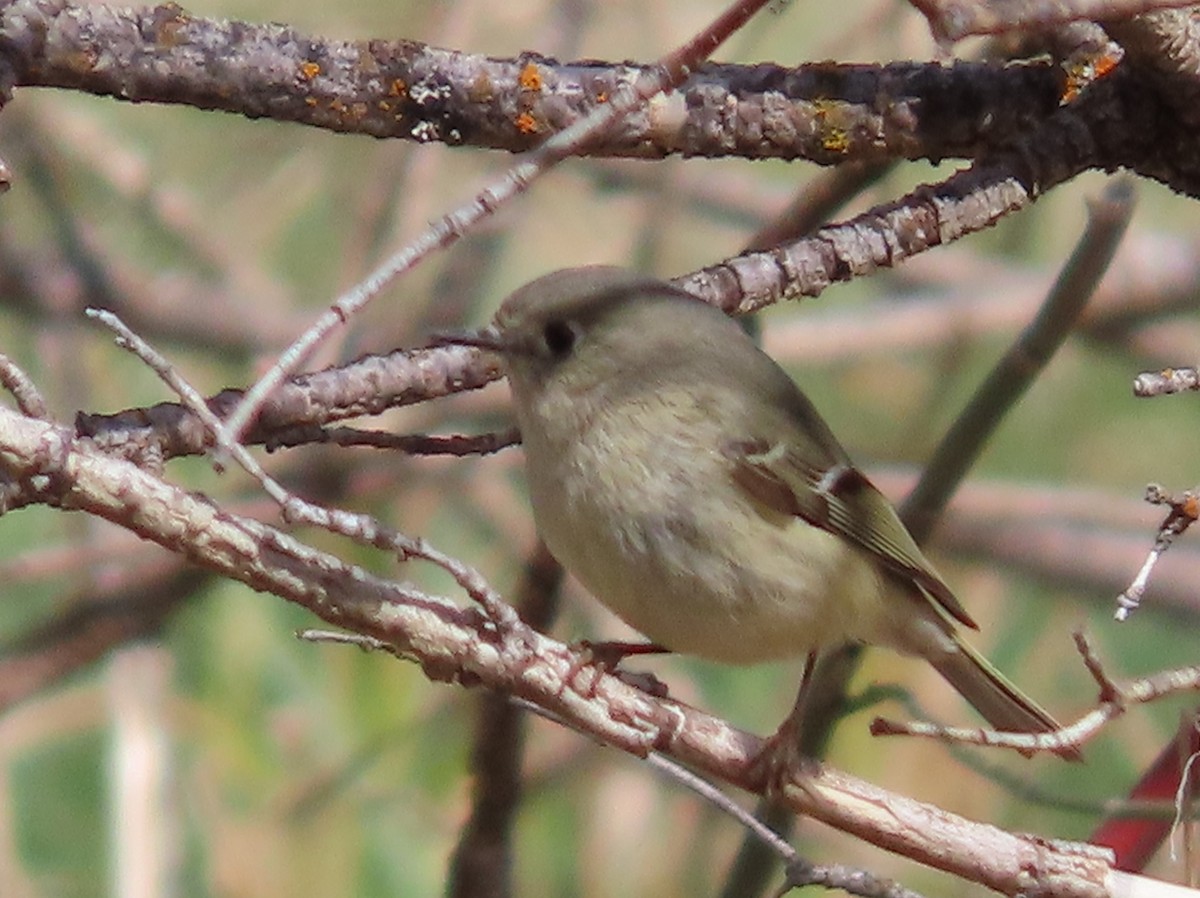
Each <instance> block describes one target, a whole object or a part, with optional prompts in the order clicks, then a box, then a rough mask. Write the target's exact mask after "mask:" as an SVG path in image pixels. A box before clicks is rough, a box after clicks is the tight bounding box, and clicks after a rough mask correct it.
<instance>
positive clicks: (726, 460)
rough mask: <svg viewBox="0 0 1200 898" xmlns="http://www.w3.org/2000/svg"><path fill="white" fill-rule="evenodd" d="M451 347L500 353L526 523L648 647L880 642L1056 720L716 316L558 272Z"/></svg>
mask: <svg viewBox="0 0 1200 898" xmlns="http://www.w3.org/2000/svg"><path fill="white" fill-rule="evenodd" d="M447 342H459V343H469V344H472V345H476V346H480V347H483V348H487V349H492V350H495V351H496V352H498V353H499V354H500V355H501V357H502V360H503V365H504V369H505V373H506V375H507V377H508V380H509V383H510V385H511V388H512V395H513V401H514V404H515V407H516V416H517V420H518V424H519V426H520V431H521V437H522V442H523V444H524V450H525V460H526V468H527V472H528V480H529V491H530V499H531V503H532V505H533V513H534V518H535V520H536V523H537V528H538V531H539V532H540V533H541V535H542V537H543V539H544V540H545V541H546V544H547V546H549V548H550V551H551V552H552V553H553V554H554V556H555V557H556V558H557V559H558V560H559V561H560V562H561V563H562V564H563V566H564V567H566V569H567V570H569V571H570V572H571V573H573V574H574V575H575V576H576V577H577V578H578V579H579V581H580V582H581V583H582V584H583V585H584V586H585V587H586V588H587V589H588V591H589V592H591V593H592V594H593V595H594V596H595V597H596V598H597V599H599V600H600V601H601V602H603V603H604V604H605V605H606V606H608V607H609V608H610V609H611V610H612V611H614V612H615V613H616V614H617V615H618V616H619V617H621V618H622V619H623V620H624V621H625V622H626V623H628V624H629V625H630V626H632V627H633V628H634V629H636V630H638V631H640V632H641V633H642V634H644V635H645V636H647V637H649V638H650V639H651V640H652V641H653V642H654V643H656V644H658V645H659V646H662V647H664V648H666V649H668V650H670V651H675V652H683V653H687V654H692V655H697V656H699V657H702V658H708V659H711V660H714V661H720V662H727V663H731V664H751V663H756V662H760V661H767V660H771V659H776V658H785V657H799V656H803V655H808V656H809V657H810V662H811V658H812V657H815V653H817V652H820V651H822V650H828V649H833V648H836V647H838V646H841V645H843V644H844V643H846V642H861V643H869V644H873V645H884V646H888V647H890V648H892V649H895V650H897V651H900V652H903V653H905V654H908V655H917V656H920V657H922V658H924V659H925V660H927V661H928V662H929V663H930V664H932V665H933V666H934V668H935V669H936V670H937V671H938V673H940V674H941V675H942V676H943V677H944V678H945V679H946V680H947V681H949V683H950V685H951V686H953V687H954V688H955V689H956V690H958V692H960V693H961V694H962V695H963V697H964V698H966V700H967V701H968V702H970V703H971V704H972V705H973V706H974V707H975V709H976V710H977V711H979V713H980V714H982V715H983V717H984V718H985V719H986V720H987V721H988V722H989V723H990V724H991V725H992V726H993V727H995V728H997V729H1000V730H1005V731H1017V732H1028V733H1042V732H1048V731H1053V730H1057V729H1058V728H1059V726H1058V724H1057V723H1056V722H1055V721H1054V719H1053V718H1051V717H1050V715H1049V714H1047V713H1046V712H1045V711H1043V710H1042V709H1041V708H1039V707H1038V706H1037V704H1035V703H1034V702H1033V701H1032V700H1031V699H1029V698H1028V697H1026V696H1025V695H1023V694H1022V693H1021V692H1020V691H1019V690H1018V689H1017V688H1016V687H1015V686H1014V685H1012V684H1011V683H1010V682H1009V681H1008V680H1007V679H1005V678H1004V677H1003V676H1002V675H1001V674H1000V673H999V672H998V671H997V670H996V669H995V668H993V667H992V666H991V665H990V664H989V663H988V662H987V661H986V660H985V659H984V658H983V657H982V656H980V655H979V654H978V653H977V652H976V651H975V650H974V649H973V648H971V647H970V646H969V645H967V644H966V643H965V642H963V641H962V639H961V638H960V637H959V635H958V633H957V632H956V623H958V624H963V625H966V626H968V627H971V628H975V627H976V625H975V623H974V622H973V621H972V620H971V618H970V616H969V615H968V614H967V612H966V610H965V609H964V608H963V607H962V605H961V604H960V603H959V601H958V599H957V598H955V596H954V593H953V592H951V590H950V588H949V587H948V586H947V585H946V584H945V582H943V580H942V578H941V577H940V576H939V575H938V574H937V573H936V572H935V571H934V569H933V567H932V566H931V565H930V563H929V561H928V560H926V558H925V556H924V555H923V554H922V553H921V550H920V549H919V548H917V545H916V543H915V541H914V540H913V538H912V537H911V536H910V535H909V533H908V531H907V530H906V529H905V527H904V525H903V524H902V523H901V521H900V519H899V517H898V516H897V515H896V512H895V511H894V510H893V508H892V506H891V505H890V504H889V503H888V501H887V500H886V499H885V498H884V496H883V494H882V493H880V492H879V490H878V489H876V488H875V487H874V486H873V485H872V484H871V482H870V481H869V480H867V478H866V477H865V476H863V474H862V473H860V472H859V471H858V470H857V469H856V468H855V467H854V466H853V464H852V463H851V461H850V459H849V456H847V454H846V452H845V450H843V449H842V447H841V445H839V443H838V442H837V440H836V439H835V438H834V436H833V434H832V433H831V432H830V431H829V428H828V427H827V426H826V424H825V422H824V421H823V420H822V419H821V417H820V416H819V415H818V413H817V411H816V409H815V408H814V407H813V405H812V403H810V402H809V401H808V399H807V398H806V397H805V396H804V394H803V393H801V392H800V390H799V389H798V388H797V387H796V385H795V384H794V383H793V382H792V380H791V378H789V377H788V376H787V374H786V373H785V372H784V371H783V369H782V368H780V367H779V365H777V364H776V363H775V362H774V361H773V360H772V359H771V358H770V357H769V356H767V355H766V354H765V353H764V352H762V351H761V350H760V349H759V348H758V347H757V346H756V345H755V344H754V343H753V342H752V341H751V340H750V338H749V337H748V336H747V335H746V334H745V333H744V332H743V331H742V329H741V328H740V327H739V326H738V325H737V324H736V323H735V322H734V321H732V320H731V319H730V318H728V317H727V316H726V315H724V314H723V313H722V312H720V311H719V310H717V309H715V308H713V307H711V306H709V305H707V304H705V303H703V302H700V301H698V300H697V299H696V298H694V297H692V296H689V295H688V294H686V293H683V292H682V291H680V290H678V289H676V288H675V287H672V286H671V285H669V284H667V283H664V282H661V281H657V280H653V279H651V278H648V277H645V276H643V275H640V274H636V273H633V272H630V271H626V270H623V269H619V268H609V267H590V268H577V269H568V270H564V271H558V272H555V273H553V274H549V275H546V276H544V277H542V278H539V279H538V280H535V281H533V282H532V283H530V284H527V285H526V286H524V287H522V288H521V289H519V290H517V291H516V292H515V293H513V294H512V295H511V296H510V297H508V299H507V300H505V302H504V304H503V305H502V306H501V308H500V311H499V313H498V314H497V316H496V319H495V321H494V323H493V324H492V325H491V326H490V327H488V328H486V329H484V330H483V331H480V332H478V333H477V334H475V335H474V336H472V337H460V338H449V339H448V340H447ZM793 723H794V722H793ZM785 725H786V724H785ZM782 732H783V730H782V728H781V733H782ZM1062 754H1064V756H1071V757H1074V756H1076V752H1074V750H1064V751H1063V752H1062Z"/></svg>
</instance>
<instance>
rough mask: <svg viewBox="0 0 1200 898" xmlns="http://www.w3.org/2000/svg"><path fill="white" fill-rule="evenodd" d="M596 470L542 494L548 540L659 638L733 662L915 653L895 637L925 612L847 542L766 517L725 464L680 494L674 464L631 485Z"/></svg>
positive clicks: (538, 511) (541, 525)
mask: <svg viewBox="0 0 1200 898" xmlns="http://www.w3.org/2000/svg"><path fill="white" fill-rule="evenodd" d="M587 461H588V460H587V459H586V458H585V459H583V460H581V459H580V458H578V457H577V458H575V459H574V460H573V462H572V463H573V464H575V465H579V464H581V463H585V462H587ZM591 461H592V462H593V465H592V466H591V467H590V469H589V470H588V471H586V472H580V471H579V470H578V469H576V470H575V471H574V472H572V476H571V477H569V478H566V479H563V478H560V477H554V478H546V483H543V485H542V486H543V488H542V489H541V490H539V489H538V488H537V487H536V486H534V487H533V490H532V491H533V503H534V511H535V516H536V518H537V523H538V529H539V531H540V532H541V533H542V535H543V538H544V539H545V540H546V543H547V545H548V546H549V547H550V549H551V551H552V552H553V553H554V554H555V556H556V557H557V558H558V559H559V560H560V561H561V562H562V563H563V565H564V566H565V567H566V568H567V569H568V570H569V571H571V573H573V574H574V575H575V576H576V577H577V578H578V579H579V580H580V581H581V582H582V583H583V585H584V586H585V587H586V588H587V589H588V591H589V592H591V593H592V594H593V595H594V596H595V597H596V598H597V599H599V600H600V601H601V602H602V603H603V604H604V605H606V606H607V607H608V608H610V609H611V610H612V611H613V612H614V613H616V614H617V615H618V616H619V617H621V618H622V619H623V620H624V621H625V622H626V623H628V624H629V625H630V626H632V627H633V628H634V629H636V630H638V631H639V632H641V633H643V634H644V635H645V636H646V637H648V638H649V639H650V640H652V641H654V642H658V643H661V644H662V645H665V646H667V647H668V648H670V649H672V650H673V651H678V652H683V653H687V654H694V655H698V656H700V657H703V658H709V659H712V660H716V661H722V662H726V663H735V664H750V663H756V662H760V661H767V660H771V659H775V658H785V657H795V656H802V655H805V654H807V653H808V652H810V651H813V650H817V649H826V648H832V647H835V646H837V645H840V644H842V643H844V642H847V641H863V642H871V643H883V644H888V645H893V646H894V647H896V648H901V649H905V648H908V647H907V646H902V645H897V644H896V640H894V639H892V638H890V636H891V634H892V633H896V632H902V631H903V629H904V624H903V622H900V621H895V620H893V618H894V616H895V615H896V614H897V613H903V614H906V615H912V614H913V612H914V611H917V610H918V608H917V605H916V603H914V602H911V601H909V600H907V596H905V595H903V593H902V591H901V590H897V589H896V588H895V585H894V583H893V582H892V581H891V580H890V579H888V578H887V577H886V576H885V575H882V574H881V573H880V572H879V570H878V568H877V567H876V566H875V565H874V564H873V563H871V562H870V561H869V560H868V558H867V557H866V555H865V554H864V553H863V552H861V551H860V550H858V549H856V548H853V547H851V546H849V545H848V544H846V543H845V542H844V541H842V540H841V539H839V538H838V537H835V536H834V535H832V534H830V533H828V532H826V531H823V530H820V529H818V528H816V527H813V526H812V525H810V524H808V523H806V522H804V521H802V520H799V519H796V518H782V517H777V518H775V519H771V518H769V517H764V516H763V515H762V514H761V513H760V511H759V510H757V509H756V508H755V506H753V505H752V504H751V502H750V501H749V500H748V499H747V498H746V497H745V496H744V495H743V494H742V493H741V492H740V490H739V489H738V488H737V487H736V486H735V485H734V484H733V482H732V480H730V479H729V478H728V476H727V471H726V469H725V468H724V467H723V462H719V460H718V459H716V458H715V457H714V459H713V461H712V467H711V470H707V471H706V470H699V471H697V470H695V468H696V466H695V465H692V466H691V467H690V468H689V471H688V474H689V479H692V478H694V479H693V481H692V483H691V484H689V485H687V486H686V488H682V489H681V487H683V486H684V485H683V484H681V483H680V482H679V478H680V476H681V474H680V472H678V471H675V472H671V471H670V468H669V467H667V468H666V469H665V470H664V468H663V466H661V465H660V466H658V467H657V468H656V469H655V474H654V476H650V475H649V474H646V476H641V477H640V478H637V477H635V476H634V475H631V479H637V481H638V482H637V484H636V487H634V486H633V485H632V484H619V483H613V482H612V480H611V478H606V477H602V476H599V475H597V473H596V471H597V470H598V469H597V467H595V466H594V460H591ZM563 462H564V459H563V458H559V459H555V460H548V461H547V464H551V465H553V464H555V463H558V464H562V463H563ZM564 483H572V484H574V485H575V489H573V490H572V489H567V488H565V487H564V486H563V484H564ZM697 483H698V484H703V487H702V488H696V484H697ZM680 495H685V496H688V497H689V501H687V502H686V503H684V502H681V501H679V499H678V498H677V497H678V496H680ZM897 593H900V594H899V595H896V594H897ZM889 599H890V601H889ZM897 600H898V601H899V603H900V605H902V606H905V607H904V608H903V609H901V608H898V607H897V605H896V602H897Z"/></svg>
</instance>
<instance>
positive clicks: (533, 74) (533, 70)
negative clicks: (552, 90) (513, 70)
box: [517, 62, 542, 90]
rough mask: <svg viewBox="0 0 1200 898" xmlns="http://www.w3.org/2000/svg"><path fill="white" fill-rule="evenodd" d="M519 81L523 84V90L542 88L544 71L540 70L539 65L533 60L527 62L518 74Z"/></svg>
mask: <svg viewBox="0 0 1200 898" xmlns="http://www.w3.org/2000/svg"><path fill="white" fill-rule="evenodd" d="M517 83H518V84H520V85H521V88H522V89H523V90H541V89H542V73H541V72H539V71H538V67H537V66H536V65H534V64H533V63H532V62H527V63H525V67H524V68H523V69H521V73H520V74H519V75H517Z"/></svg>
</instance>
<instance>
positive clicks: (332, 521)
mask: <svg viewBox="0 0 1200 898" xmlns="http://www.w3.org/2000/svg"><path fill="white" fill-rule="evenodd" d="M87 314H88V317H90V318H94V319H95V320H97V321H99V322H101V323H102V324H104V325H105V326H106V327H108V328H109V329H110V330H112V331H113V332H114V333H116V334H117V343H118V345H120V346H122V348H125V349H128V350H129V351H130V352H132V353H134V354H135V355H136V356H137V357H138V358H140V359H141V360H142V361H143V362H145V363H146V365H147V366H149V367H150V368H151V370H153V371H154V373H155V374H157V375H158V376H159V377H160V378H161V379H162V380H163V382H164V383H166V384H167V385H168V386H170V387H171V389H173V390H174V391H175V392H176V393H177V394H178V395H179V398H180V399H181V400H183V403H184V404H185V405H186V406H187V407H188V408H189V409H190V410H191V412H192V413H193V414H195V415H196V416H197V417H198V418H199V419H200V420H201V421H202V422H203V423H204V426H205V427H207V428H209V430H210V431H211V432H213V433H216V432H217V430H218V429H219V428H220V426H221V421H220V419H219V418H218V417H217V416H216V415H215V414H214V413H213V412H212V411H211V410H210V409H209V408H208V406H207V405H206V404H205V402H204V397H203V396H201V395H200V393H199V391H197V390H196V389H195V388H194V387H193V386H192V385H191V384H189V383H188V382H187V381H186V380H185V379H184V378H183V376H182V375H181V374H180V373H179V372H178V370H176V369H175V367H174V366H173V365H171V363H170V362H169V361H167V359H166V358H165V357H164V356H163V355H162V354H161V353H159V352H158V351H157V350H155V349H154V348H153V347H152V346H150V345H149V344H148V343H147V342H146V341H145V340H143V339H142V338H141V337H139V336H138V335H137V334H135V333H134V332H133V331H132V330H130V329H129V327H128V326H126V325H125V323H124V322H123V321H121V319H120V318H119V317H118V316H117V315H115V314H114V313H112V312H109V311H106V310H103V309H88V310H87ZM229 451H230V454H231V455H232V457H233V458H234V460H235V461H237V463H238V464H239V465H240V466H241V467H242V469H243V470H245V471H246V472H247V473H248V474H249V475H250V476H251V477H253V478H254V480H255V481H256V482H257V483H258V484H259V486H261V487H262V489H263V491H264V492H265V493H266V494H267V495H268V496H270V497H271V498H272V499H274V500H275V501H276V502H277V503H278V504H279V506H280V508H281V510H282V513H283V517H284V520H286V521H289V522H292V523H307V524H312V525H313V526H316V527H321V528H323V529H325V530H328V531H330V532H333V533H337V534H339V535H341V536H345V537H347V538H349V539H352V540H354V541H356V542H360V543H365V544H367V545H370V546H373V547H375V548H377V549H383V550H385V551H388V552H392V553H394V554H395V555H396V556H397V557H398V558H399V560H400V561H407V560H408V559H409V558H422V559H424V560H426V561H428V562H430V563H432V564H434V565H436V566H437V567H440V568H441V569H442V570H444V571H446V573H448V574H450V576H451V577H453V578H454V581H455V582H456V583H458V585H459V586H460V587H462V589H463V590H464V591H465V592H466V593H467V595H469V596H470V597H471V598H472V599H474V600H475V601H476V602H478V603H479V604H480V605H481V606H482V607H483V609H484V610H485V611H486V612H487V614H488V616H489V618H491V620H492V621H493V622H494V623H495V625H496V626H497V627H499V628H501V629H503V630H505V631H506V632H512V633H523V632H524V630H525V629H526V628H524V627H523V625H522V624H521V622H520V620H519V619H518V618H517V615H516V612H514V611H513V609H512V607H511V606H510V605H508V604H507V603H506V602H505V601H504V600H503V599H501V598H500V595H499V593H497V592H496V591H495V590H494V589H492V587H491V586H490V585H489V584H488V583H487V581H486V580H485V579H484V577H483V575H481V574H480V573H479V572H478V571H476V570H475V569H474V568H472V567H470V566H469V565H466V564H464V563H463V562H461V561H459V560H458V559H457V558H453V557H451V556H449V555H447V554H445V553H444V552H441V551H439V550H438V549H436V548H434V547H433V546H431V545H429V544H428V543H427V542H426V541H425V540H423V539H419V538H418V539H414V538H413V537H410V536H406V535H404V534H402V533H400V532H399V531H397V530H394V529H392V528H390V527H387V526H385V525H383V524H381V523H380V522H379V521H377V520H376V519H375V518H373V517H371V516H370V515H365V514H357V513H354V512H349V511H344V510H342V509H335V508H325V507H323V506H319V505H316V504H315V503H312V502H308V501H306V500H304V499H301V498H300V497H299V496H297V495H295V494H294V493H292V492H290V491H289V490H287V489H286V488H285V487H284V486H283V485H282V484H280V483H279V482H278V481H276V480H275V479H274V478H273V477H271V475H269V474H268V473H267V472H266V471H265V470H264V469H263V467H262V465H260V464H259V463H258V460H257V459H256V458H254V456H253V455H251V454H250V452H249V450H247V449H246V447H245V446H242V445H241V444H238V443H234V444H231V445H230V447H229Z"/></svg>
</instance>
